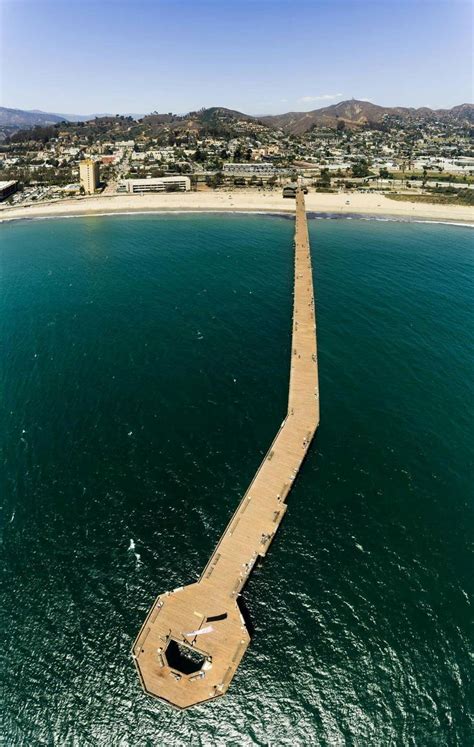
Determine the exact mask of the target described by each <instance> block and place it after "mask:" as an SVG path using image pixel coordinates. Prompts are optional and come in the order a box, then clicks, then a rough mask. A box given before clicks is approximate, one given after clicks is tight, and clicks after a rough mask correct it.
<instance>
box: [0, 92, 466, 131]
mask: <svg viewBox="0 0 474 747" xmlns="http://www.w3.org/2000/svg"><path fill="white" fill-rule="evenodd" d="M114 116H115V115H109V114H94V115H80V114H55V113H50V112H44V111H41V110H25V109H10V108H8V107H0V126H1V127H9V128H13V129H29V128H31V127H35V126H37V125H39V126H44V125H52V124H57V123H59V122H87V121H91V120H94V119H96V118H101V117H112V118H113V117H114ZM120 116H125V117H132V118H134V119H135V118H139V121H143V122H152V121H154V122H155V123H156V124H162V125H171V126H177V125H178V126H179V125H180V124H183V123H188V124H189V126H191V127H194V128H196V129H199V128H200V127H205V126H209V125H212V124H215V123H216V122H219V123H221V124H222V123H231V122H232V121H239V120H240V121H246V122H252V121H254V122H256V123H259V124H263V125H266V126H267V127H271V128H273V129H282V130H283V131H285V132H287V133H289V134H294V135H302V134H304V133H305V132H307V131H308V130H310V129H313V128H318V127H331V128H334V127H338V126H339V127H348V128H359V127H370V126H377V125H380V124H381V123H382V122H384V120H385V119H386V117H397V118H398V119H402V120H403V119H405V120H407V121H413V120H416V119H423V120H428V119H442V120H445V121H446V120H452V121H453V122H455V121H467V122H470V123H474V104H469V103H464V104H458V105H456V106H453V107H451V108H450V109H431V108H429V107H418V108H415V107H403V106H395V107H385V106H380V105H378V104H373V103H372V102H370V101H362V100H357V99H349V100H347V101H340V102H339V103H337V104H331V105H330V106H325V107H321V108H319V109H313V110H311V111H307V112H298V111H293V112H285V113H283V114H271V115H260V116H255V115H251V114H245V113H244V112H240V111H237V110H235V109H227V108H226V107H219V106H214V107H207V108H204V109H200V110H198V111H193V112H189V113H187V114H180V115H178V114H172V113H168V114H159V113H158V112H152V113H150V114H146V115H138V114H124V115H120Z"/></svg>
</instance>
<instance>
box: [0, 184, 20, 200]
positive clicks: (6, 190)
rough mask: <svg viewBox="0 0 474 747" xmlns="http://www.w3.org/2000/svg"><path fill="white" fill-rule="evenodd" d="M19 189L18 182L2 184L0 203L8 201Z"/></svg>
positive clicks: (0, 185)
mask: <svg viewBox="0 0 474 747" xmlns="http://www.w3.org/2000/svg"><path fill="white" fill-rule="evenodd" d="M17 189H18V182H16V181H13V180H12V181H9V182H0V202H1V201H2V200H6V199H7V197H10V195H12V194H14V193H15V192H16V191H17Z"/></svg>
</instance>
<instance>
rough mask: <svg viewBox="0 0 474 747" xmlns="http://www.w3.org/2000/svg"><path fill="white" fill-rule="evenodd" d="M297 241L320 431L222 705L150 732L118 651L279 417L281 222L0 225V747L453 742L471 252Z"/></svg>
mask: <svg viewBox="0 0 474 747" xmlns="http://www.w3.org/2000/svg"><path fill="white" fill-rule="evenodd" d="M310 233H311V241H312V253H313V262H314V275H315V288H316V293H317V314H318V341H319V360H320V389H321V426H320V429H319V430H318V433H317V436H316V439H315V441H314V444H313V447H312V450H311V452H310V454H309V457H308V459H307V461H306V462H305V465H304V467H303V469H302V472H301V474H300V477H299V478H298V480H297V483H296V484H295V487H294V489H293V491H292V493H291V494H290V497H289V508H288V512H287V515H286V517H285V520H284V522H283V524H282V526H281V528H280V530H279V533H278V536H277V538H276V540H275V542H274V544H273V546H272V549H271V552H270V553H269V555H268V556H267V558H266V559H265V561H264V562H263V563H262V565H261V566H260V567H259V568H258V570H257V571H256V572H254V574H253V576H252V578H251V581H250V583H249V585H248V587H247V589H246V593H245V600H246V604H247V606H248V608H249V611H250V615H251V618H252V620H253V623H254V625H255V629H256V630H255V636H254V639H253V642H252V644H251V646H250V648H249V649H248V652H247V654H246V656H245V658H244V660H243V662H242V664H241V666H240V668H239V670H238V673H237V675H236V677H235V678H234V680H233V683H232V686H231V689H230V690H229V692H228V694H227V695H226V696H225V697H224V698H222V699H220V700H218V701H216V702H215V703H212V704H208V705H203V706H201V707H198V708H195V709H194V710H190V711H187V712H177V711H174V710H172V709H170V708H169V707H166V706H164V705H162V704H160V703H159V702H157V701H154V700H152V699H150V698H148V697H146V696H145V695H143V693H142V691H141V689H140V686H139V683H138V680H137V677H136V674H135V671H134V668H133V665H132V662H131V659H130V655H129V650H130V646H131V643H132V641H133V639H134V638H135V635H136V633H137V631H138V629H139V627H140V625H141V623H142V621H143V619H144V616H145V614H146V612H147V610H148V608H149V606H150V604H151V603H152V601H153V599H154V598H155V596H156V595H157V594H158V593H159V592H161V591H164V590H167V589H172V588H174V587H176V586H178V585H181V584H186V583H189V582H191V581H192V580H194V579H196V578H197V577H198V575H199V573H200V570H201V569H202V567H203V566H204V565H205V563H206V561H207V559H208V557H209V555H210V553H211V552H212V549H213V547H214V544H215V542H216V541H217V540H218V538H219V536H220V534H221V532H222V530H223V528H224V527H225V525H226V523H227V520H228V518H229V516H230V514H231V513H232V511H233V510H234V508H235V506H236V504H237V502H238V500H239V498H240V496H241V495H242V493H243V491H244V489H245V488H246V486H247V485H248V483H249V481H250V479H251V477H252V475H253V473H254V471H255V469H256V467H257V466H258V464H259V462H260V460H261V458H262V455H263V454H264V453H265V451H266V449H267V448H268V445H269V443H270V441H271V439H272V438H273V435H274V433H275V431H276V429H277V427H278V425H279V424H280V422H281V420H282V417H283V415H284V413H285V409H286V397H287V386H288V370H289V353H290V331H291V304H292V280H293V278H292V270H293V264H292V260H293V257H292V235H293V224H292V221H290V220H288V219H284V218H280V217H270V216H256V215H253V216H242V215H240V216H239V215H228V216H224V215H168V216H151V215H148V216H112V217H95V218H92V217H91V218H81V219H71V220H48V221H41V222H24V223H18V224H6V225H3V226H1V227H0V236H1V248H0V271H1V306H0V325H1V327H0V342H1V346H2V350H1V364H0V373H1V405H0V407H1V410H0V417H1V429H0V434H1V435H0V438H1V446H2V461H1V465H2V468H1V485H0V488H1V499H0V500H1V515H0V516H1V524H2V544H1V553H2V581H3V583H2V591H1V600H0V602H1V604H0V607H1V610H2V612H1V614H2V618H1V621H0V622H1V628H2V633H3V645H2V648H1V650H2V655H3V663H2V671H1V678H2V714H3V739H4V743H5V744H6V745H28V746H30V745H68V746H69V745H71V746H74V747H76V745H78V746H80V747H82V746H83V745H120V747H122V745H131V746H133V747H136V746H142V745H189V744H191V745H242V744H243V745H254V744H256V745H362V746H365V745H416V746H417V747H418V746H419V745H463V746H464V745H469V746H470V745H472V743H473V741H474V740H473V728H472V721H471V719H470V709H469V704H470V703H472V698H473V693H472V689H470V687H471V686H470V679H469V674H470V657H471V656H472V646H471V642H472V639H470V635H469V626H470V623H471V622H472V609H473V608H472V606H471V605H472V556H471V554H470V543H471V540H472V531H473V528H474V521H473V512H472V497H473V495H472V477H473V443H474V439H473V427H472V411H473V363H472V361H473V358H472V352H473V350H472V343H473V336H474V335H473V298H474V293H473V290H474V289H473V277H474V273H473V269H474V268H473V265H474V261H473V256H474V255H473V245H472V236H473V234H472V232H471V230H470V229H468V228H460V227H450V226H441V225H436V226H431V225H421V224H401V223H380V222H368V221H362V220H352V221H342V220H341V221H317V220H314V221H311V223H310ZM131 540H133V542H132V543H131Z"/></svg>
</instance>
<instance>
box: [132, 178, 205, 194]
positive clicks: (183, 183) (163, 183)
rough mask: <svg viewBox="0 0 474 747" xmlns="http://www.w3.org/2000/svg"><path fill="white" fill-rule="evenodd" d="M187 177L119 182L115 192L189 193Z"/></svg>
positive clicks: (189, 183) (189, 181) (188, 179)
mask: <svg viewBox="0 0 474 747" xmlns="http://www.w3.org/2000/svg"><path fill="white" fill-rule="evenodd" d="M190 189H191V180H190V178H189V176H160V177H156V178H154V179H153V178H152V179H124V180H123V181H121V182H119V185H118V187H117V192H129V193H130V194H146V193H149V192H189V191H190Z"/></svg>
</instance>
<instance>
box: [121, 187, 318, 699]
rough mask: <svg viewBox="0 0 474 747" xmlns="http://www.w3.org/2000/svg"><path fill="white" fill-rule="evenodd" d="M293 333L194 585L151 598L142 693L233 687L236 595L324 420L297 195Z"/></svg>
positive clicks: (142, 647) (218, 691)
mask: <svg viewBox="0 0 474 747" xmlns="http://www.w3.org/2000/svg"><path fill="white" fill-rule="evenodd" d="M294 245H295V278H294V302H293V333H292V349H291V367H290V384H289V396H288V411H287V414H286V417H285V419H284V421H283V422H282V424H281V426H280V428H279V430H278V433H277V434H276V436H275V439H274V440H273V443H272V444H271V446H270V448H269V450H268V452H267V454H266V455H265V457H264V459H263V462H262V463H261V465H260V467H259V468H258V470H257V472H256V474H255V476H254V478H253V480H252V482H251V483H250V486H249V488H248V490H247V492H246V493H245V495H244V497H243V498H242V500H241V502H240V504H239V505H238V507H237V509H236V511H235V513H234V515H233V516H232V518H231V520H230V522H229V524H228V525H227V527H226V529H225V531H224V533H223V535H222V537H221V539H220V540H219V542H218V544H217V547H216V548H215V550H214V552H213V553H212V555H211V557H210V558H209V562H208V563H207V565H206V567H205V568H204V570H203V572H202V574H201V577H200V578H199V580H198V581H197V582H196V583H193V584H189V585H188V586H184V587H180V588H178V589H175V590H174V591H171V592H165V593H164V594H160V596H159V597H158V598H157V599H156V601H155V602H154V604H153V606H152V608H151V610H150V611H149V613H148V616H147V618H146V620H145V622H144V623H143V626H142V628H141V630H140V632H139V634H138V636H137V639H136V641H135V643H134V644H133V648H132V656H133V659H134V662H135V666H136V668H137V671H138V675H139V678H140V682H141V684H142V686H143V689H144V690H145V692H146V693H148V694H149V695H152V696H154V697H156V698H160V699H162V700H164V701H166V702H168V703H170V704H171V705H173V706H176V707H177V708H188V707H189V706H192V705H195V704H197V703H201V702H203V701H207V700H212V699H213V698H216V697H218V696H219V695H223V694H224V693H225V692H226V690H227V689H228V687H229V685H230V682H231V680H232V678H233V676H234V674H235V671H236V669H237V667H238V666H239V663H240V660H241V659H242V657H243V655H244V653H245V650H246V648H247V646H248V645H249V643H250V635H249V633H248V630H247V626H246V624H245V621H244V618H243V616H242V614H241V611H240V608H239V603H238V598H239V595H240V592H241V590H242V588H243V586H244V585H245V583H246V581H247V579H248V577H249V575H250V573H251V572H252V569H253V566H254V565H255V562H256V560H257V558H258V557H259V556H260V557H263V556H264V555H265V554H266V552H267V550H268V548H269V546H270V544H271V542H272V540H273V538H274V536H275V532H276V530H277V529H278V526H279V524H280V522H281V520H282V518H283V516H284V514H285V511H286V508H287V506H286V498H287V496H288V493H289V491H290V489H291V486H292V484H293V481H294V480H295V478H296V475H297V474H298V470H299V469H300V467H301V464H302V462H303V460H304V457H305V455H306V453H307V451H308V449H309V446H310V443H311V440H312V438H313V436H314V433H315V431H316V428H317V427H318V423H319V385H318V359H317V346H316V315H315V306H314V295H313V279H312V270H311V254H310V246H309V237H308V225H307V221H306V212H305V204H304V195H303V192H302V190H301V189H298V191H297V194H296V219H295V238H294Z"/></svg>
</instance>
